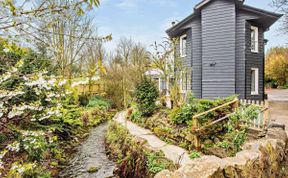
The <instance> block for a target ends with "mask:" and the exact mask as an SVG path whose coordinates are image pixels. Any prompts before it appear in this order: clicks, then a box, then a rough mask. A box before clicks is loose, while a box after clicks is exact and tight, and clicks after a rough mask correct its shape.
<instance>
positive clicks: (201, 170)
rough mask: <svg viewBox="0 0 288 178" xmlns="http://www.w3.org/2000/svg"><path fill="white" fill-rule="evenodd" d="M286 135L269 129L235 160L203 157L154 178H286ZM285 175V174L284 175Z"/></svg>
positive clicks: (245, 146)
mask: <svg viewBox="0 0 288 178" xmlns="http://www.w3.org/2000/svg"><path fill="white" fill-rule="evenodd" d="M286 148H287V135H286V132H285V131H284V130H283V129H281V128H270V129H268V132H267V135H266V137H265V138H262V139H259V140H255V141H252V142H250V143H246V144H245V145H244V146H243V151H241V152H239V153H237V154H236V156H235V157H228V158H224V159H220V158H218V157H216V156H203V157H201V158H198V159H194V160H191V161H190V162H189V163H187V164H185V165H184V166H182V167H181V168H180V169H178V170H177V171H175V172H169V171H168V170H164V171H162V172H160V173H158V174H157V175H156V176H155V178H227V177H229V178H254V177H255V178H258V177H259V178H260V177H261V178H262V177H263V178H266V177H267V178H281V177H286V176H288V167H286V170H285V165H288V164H287V160H286V159H287V158H285V155H288V154H287V153H286ZM285 172H286V174H285Z"/></svg>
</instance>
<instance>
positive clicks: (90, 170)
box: [87, 167, 100, 174]
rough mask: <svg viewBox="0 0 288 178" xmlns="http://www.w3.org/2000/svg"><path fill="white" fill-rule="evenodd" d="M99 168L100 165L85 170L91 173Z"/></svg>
mask: <svg viewBox="0 0 288 178" xmlns="http://www.w3.org/2000/svg"><path fill="white" fill-rule="evenodd" d="M99 169H100V167H90V168H89V169H88V170H87V172H88V173H90V174H93V173H96V172H98V171H99Z"/></svg>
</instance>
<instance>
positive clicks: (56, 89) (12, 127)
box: [0, 60, 81, 177]
mask: <svg viewBox="0 0 288 178" xmlns="http://www.w3.org/2000/svg"><path fill="white" fill-rule="evenodd" d="M25 65H27V64H25V63H24V61H23V60H19V61H18V62H17V63H16V65H15V66H12V67H10V68H7V69H6V71H5V72H3V73H0V130H1V131H0V133H1V134H3V133H4V134H5V135H10V136H9V138H14V139H11V140H14V141H13V142H10V143H9V144H7V145H6V146H5V147H4V148H3V149H2V150H0V177H1V170H3V169H4V167H5V164H4V160H5V156H7V155H8V154H11V153H13V154H15V155H17V154H18V153H19V154H20V153H23V152H24V153H27V155H28V161H32V162H33V165H34V164H36V162H40V161H41V160H43V159H44V156H45V153H47V152H48V151H49V149H52V148H53V149H55V147H56V145H55V144H53V139H55V137H56V138H57V134H61V133H62V132H63V130H64V128H67V127H69V126H71V125H73V124H76V125H77V124H78V125H79V124H81V123H79V120H80V119H78V120H77V119H75V118H76V117H79V116H78V115H77V114H75V115H73V112H72V113H70V112H69V111H70V109H71V108H67V107H65V106H66V104H67V100H68V101H69V100H71V94H72V92H71V91H68V90H67V89H65V85H66V80H61V79H57V78H56V77H55V76H52V75H48V72H46V71H39V72H37V71H34V72H33V71H31V72H28V73H27V71H26V72H24V73H23V66H25ZM75 113H77V112H75ZM79 118H80V117H79ZM70 129H71V128H70ZM70 129H68V130H70ZM35 161H36V162H35ZM31 166H32V164H26V163H25V164H24V163H23V165H21V164H20V163H17V164H15V165H13V166H12V168H13V169H12V168H11V170H10V173H9V174H11V175H13V176H19V175H20V177H21V175H22V174H24V173H25V169H28V172H29V171H31V170H33V168H32V167H31ZM13 176H12V177H13Z"/></svg>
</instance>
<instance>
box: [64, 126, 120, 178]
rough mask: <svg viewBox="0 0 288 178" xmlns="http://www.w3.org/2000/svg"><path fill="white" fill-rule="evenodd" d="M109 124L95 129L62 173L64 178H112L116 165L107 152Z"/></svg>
mask: <svg viewBox="0 0 288 178" xmlns="http://www.w3.org/2000/svg"><path fill="white" fill-rule="evenodd" d="M107 127H108V124H107V123H105V124H102V125H99V126H98V127H96V128H94V129H93V130H92V131H91V133H90V135H89V137H88V139H87V140H86V141H85V142H84V143H82V145H81V146H80V147H79V149H78V152H77V153H76V154H75V157H74V158H73V159H71V160H70V162H69V164H68V166H67V167H66V168H65V169H64V170H63V171H62V172H61V173H60V177H63V178H111V177H114V175H113V170H114V168H115V163H114V162H112V161H110V160H109V159H108V157H107V155H106V152H105V143H104V137H105V133H106V131H107Z"/></svg>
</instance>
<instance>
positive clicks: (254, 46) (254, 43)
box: [251, 26, 259, 53]
mask: <svg viewBox="0 0 288 178" xmlns="http://www.w3.org/2000/svg"><path fill="white" fill-rule="evenodd" d="M258 32H259V31H258V27H255V26H251V51H252V52H254V53H258V51H259V42H258V40H259V35H258Z"/></svg>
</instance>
